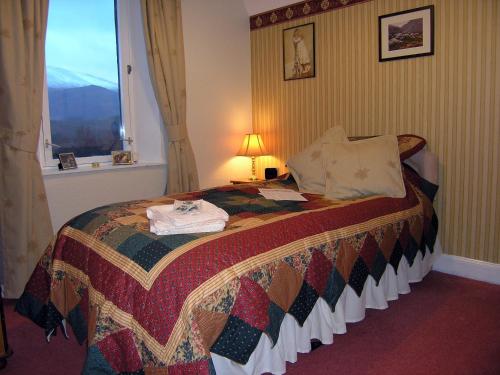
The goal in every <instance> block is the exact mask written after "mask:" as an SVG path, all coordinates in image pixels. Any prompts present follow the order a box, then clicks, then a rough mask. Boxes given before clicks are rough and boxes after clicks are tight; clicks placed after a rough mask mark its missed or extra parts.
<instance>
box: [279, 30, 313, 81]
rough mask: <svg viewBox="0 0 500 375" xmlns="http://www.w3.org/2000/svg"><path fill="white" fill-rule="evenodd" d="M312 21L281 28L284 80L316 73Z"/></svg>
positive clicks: (306, 76)
mask: <svg viewBox="0 0 500 375" xmlns="http://www.w3.org/2000/svg"><path fill="white" fill-rule="evenodd" d="M314 49H315V46H314V23H307V24H305V25H299V26H295V27H291V28H288V29H285V30H283V75H284V79H285V81H288V80H292V79H302V78H312V77H314V76H315V75H316V62H315V50H314Z"/></svg>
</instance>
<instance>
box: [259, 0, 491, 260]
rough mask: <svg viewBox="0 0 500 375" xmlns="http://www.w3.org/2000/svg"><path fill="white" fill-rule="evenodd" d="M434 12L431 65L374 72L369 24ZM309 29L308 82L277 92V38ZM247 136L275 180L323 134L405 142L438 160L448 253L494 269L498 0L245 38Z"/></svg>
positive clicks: (390, 7)
mask: <svg viewBox="0 0 500 375" xmlns="http://www.w3.org/2000/svg"><path fill="white" fill-rule="evenodd" d="M429 4H434V5H435V14H434V16H435V54H434V56H428V57H419V58H413V59H404V60H396V61H390V62H383V63H379V62H378V16H379V15H384V14H388V13H393V12H397V11H401V10H405V9H411V8H416V7H420V6H425V5H429ZM309 22H314V23H315V27H316V77H315V78H309V79H301V80H294V81H284V80H283V72H282V30H283V29H285V28H288V27H291V26H295V25H301V24H305V23H309ZM251 48H252V51H251V53H252V101H253V103H252V104H253V128H254V131H255V132H260V133H261V134H262V138H263V141H264V144H265V146H266V147H267V149H268V151H269V152H270V153H271V154H272V155H273V156H272V157H261V158H258V160H257V166H258V170H259V171H263V168H264V167H268V166H273V167H279V169H280V172H284V171H285V166H284V164H285V162H286V159H287V157H288V156H289V155H292V154H293V153H295V152H297V151H299V150H300V149H302V148H303V147H305V146H306V145H307V144H309V143H310V142H311V141H313V140H314V139H315V138H316V137H318V136H320V135H321V134H322V133H323V131H324V130H326V129H327V128H328V127H330V126H333V125H342V126H344V127H345V129H346V131H347V133H348V135H350V136H351V135H373V134H402V133H414V134H418V135H421V136H423V137H425V138H426V139H427V140H428V144H429V148H430V150H431V151H433V152H435V153H436V154H437V155H438V157H439V160H440V168H439V169H440V171H439V172H440V173H439V175H440V190H439V194H438V196H437V201H436V207H437V211H438V217H439V219H440V224H441V227H440V234H439V236H440V240H441V243H442V245H443V249H444V251H445V252H446V253H448V254H454V255H459V256H464V257H468V258H473V259H478V260H484V261H489V262H494V263H500V196H499V194H498V190H497V187H498V186H499V185H500V174H499V168H500V153H499V146H500V144H499V140H500V134H499V133H500V56H499V55H500V1H498V0H435V1H434V2H429V1H418V0H374V1H371V2H366V3H362V4H359V5H355V6H352V7H348V8H344V9H341V10H335V11H331V12H327V13H322V14H319V15H315V16H312V17H306V18H302V19H299V20H296V21H290V22H285V23H282V24H278V25H275V26H271V27H266V28H262V29H258V30H254V31H252V32H251Z"/></svg>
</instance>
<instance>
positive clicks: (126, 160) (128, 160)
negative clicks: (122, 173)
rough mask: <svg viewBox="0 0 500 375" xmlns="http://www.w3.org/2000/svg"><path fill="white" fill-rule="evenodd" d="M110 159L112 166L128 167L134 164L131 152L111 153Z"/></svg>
mask: <svg viewBox="0 0 500 375" xmlns="http://www.w3.org/2000/svg"><path fill="white" fill-rule="evenodd" d="M111 159H112V161H113V165H130V164H133V163H134V161H133V160H132V151H111Z"/></svg>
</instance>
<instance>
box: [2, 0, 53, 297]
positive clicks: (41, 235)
mask: <svg viewBox="0 0 500 375" xmlns="http://www.w3.org/2000/svg"><path fill="white" fill-rule="evenodd" d="M47 15H48V0H36V1H35V0H0V204H1V208H0V250H1V255H2V263H3V283H4V293H5V296H6V297H8V298H17V297H19V296H20V295H21V293H22V291H23V289H24V286H25V284H26V282H27V281H28V278H29V276H30V275H31V272H33V269H34V267H35V264H36V262H37V261H38V259H39V258H40V255H41V254H42V252H43V250H44V249H45V247H46V246H47V245H48V243H49V241H50V240H51V237H52V234H53V232H52V225H51V221H50V215H49V208H48V204H47V198H46V196H45V187H44V184H43V179H42V173H41V169H40V164H39V163H38V160H37V156H36V150H37V145H38V137H39V133H40V125H41V116H42V90H43V74H44V59H45V51H44V48H45V47H44V44H45V32H46V28H47Z"/></svg>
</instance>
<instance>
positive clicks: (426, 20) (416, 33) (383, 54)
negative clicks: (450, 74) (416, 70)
mask: <svg viewBox="0 0 500 375" xmlns="http://www.w3.org/2000/svg"><path fill="white" fill-rule="evenodd" d="M378 44H379V61H389V60H396V59H407V58H410V57H417V56H428V55H433V54H434V5H429V6H426V7H422V8H415V9H411V10H405V11H402V12H397V13H391V14H386V15H385V16H379V17H378Z"/></svg>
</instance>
